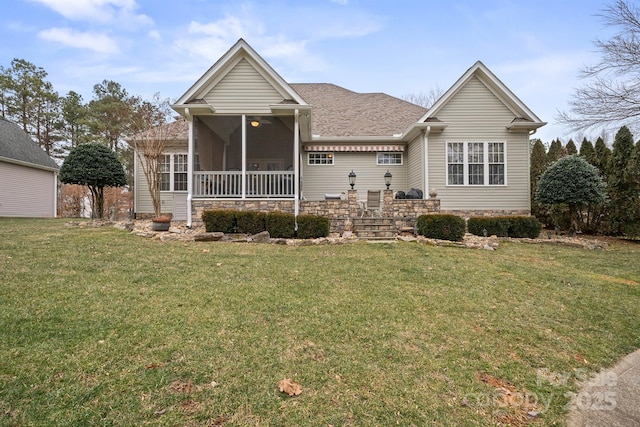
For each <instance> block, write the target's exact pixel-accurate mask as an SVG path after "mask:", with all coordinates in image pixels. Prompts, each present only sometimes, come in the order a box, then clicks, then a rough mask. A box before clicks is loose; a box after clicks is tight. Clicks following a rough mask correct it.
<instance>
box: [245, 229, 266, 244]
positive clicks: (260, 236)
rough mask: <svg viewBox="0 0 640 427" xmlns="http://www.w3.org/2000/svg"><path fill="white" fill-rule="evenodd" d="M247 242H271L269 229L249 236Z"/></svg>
mask: <svg viewBox="0 0 640 427" xmlns="http://www.w3.org/2000/svg"><path fill="white" fill-rule="evenodd" d="M247 242H252V243H270V242H271V235H270V234H269V232H268V231H261V232H260V233H257V234H254V235H253V236H249V237H247Z"/></svg>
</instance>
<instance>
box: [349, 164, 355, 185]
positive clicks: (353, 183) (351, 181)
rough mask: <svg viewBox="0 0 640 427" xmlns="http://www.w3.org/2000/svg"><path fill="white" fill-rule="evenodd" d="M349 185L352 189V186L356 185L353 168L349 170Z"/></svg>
mask: <svg viewBox="0 0 640 427" xmlns="http://www.w3.org/2000/svg"><path fill="white" fill-rule="evenodd" d="M349 185H350V186H351V189H352V190H353V186H354V185H356V173H355V172H354V171H353V169H352V170H351V172H349Z"/></svg>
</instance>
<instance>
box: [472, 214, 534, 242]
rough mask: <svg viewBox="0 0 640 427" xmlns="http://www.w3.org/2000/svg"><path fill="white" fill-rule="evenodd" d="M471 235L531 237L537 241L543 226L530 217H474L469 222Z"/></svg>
mask: <svg viewBox="0 0 640 427" xmlns="http://www.w3.org/2000/svg"><path fill="white" fill-rule="evenodd" d="M467 228H468V230H469V233H471V234H475V235H476V236H482V235H483V234H484V230H487V236H493V235H495V236H499V237H529V238H531V239H535V238H536V237H538V235H539V234H540V231H541V230H542V224H540V222H539V221H538V220H537V219H536V218H535V217H529V216H498V217H472V218H469V221H468V222H467Z"/></svg>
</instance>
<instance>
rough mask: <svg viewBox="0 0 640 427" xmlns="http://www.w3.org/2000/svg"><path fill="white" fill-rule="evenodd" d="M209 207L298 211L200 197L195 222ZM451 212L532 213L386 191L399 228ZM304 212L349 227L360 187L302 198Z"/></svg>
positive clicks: (387, 212)
mask: <svg viewBox="0 0 640 427" xmlns="http://www.w3.org/2000/svg"><path fill="white" fill-rule="evenodd" d="M209 209H234V210H240V211H244V210H249V211H260V212H273V211H280V212H288V213H294V209H295V204H294V201H293V200H288V199H287V200H283V199H280V200H278V199H272V200H264V199H262V200H251V199H244V200H220V199H197V200H194V201H193V222H194V223H200V222H201V221H202V212H203V211H205V210H209ZM434 213H449V214H454V215H458V216H461V217H463V218H465V219H468V218H469V217H472V216H507V215H524V216H528V215H530V212H529V211H528V210H449V211H441V210H440V199H394V198H393V191H392V190H384V191H383V201H382V217H384V218H393V219H394V223H395V227H396V229H400V228H402V227H413V226H414V225H415V221H416V219H417V218H418V217H419V216H420V215H428V214H434ZM299 214H300V215H318V216H323V217H327V218H329V220H330V221H331V232H339V231H341V230H346V229H349V223H350V222H351V219H352V218H358V217H359V216H360V215H361V214H362V211H361V208H360V204H359V202H358V192H357V190H349V191H348V193H347V198H346V199H340V200H301V201H300V204H299Z"/></svg>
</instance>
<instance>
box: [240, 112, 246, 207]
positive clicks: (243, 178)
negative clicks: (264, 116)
mask: <svg viewBox="0 0 640 427" xmlns="http://www.w3.org/2000/svg"><path fill="white" fill-rule="evenodd" d="M246 121H247V116H246V115H245V114H243V115H242V195H241V197H242V198H243V199H244V198H246V195H247V124H246Z"/></svg>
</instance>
